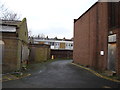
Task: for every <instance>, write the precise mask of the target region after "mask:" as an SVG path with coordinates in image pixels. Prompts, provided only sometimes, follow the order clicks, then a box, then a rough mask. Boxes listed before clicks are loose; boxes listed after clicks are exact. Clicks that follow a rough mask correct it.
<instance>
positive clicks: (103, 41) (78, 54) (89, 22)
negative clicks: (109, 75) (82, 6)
mask: <svg viewBox="0 0 120 90" xmlns="http://www.w3.org/2000/svg"><path fill="white" fill-rule="evenodd" d="M119 11H120V2H114V3H113V2H97V3H95V4H94V5H93V6H92V7H91V8H89V9H88V10H87V11H86V12H85V13H84V14H83V15H81V16H80V17H79V18H78V19H75V20H74V50H73V59H74V62H75V63H79V64H81V65H85V66H90V67H92V68H95V69H98V70H101V71H102V70H111V71H116V72H117V74H119V75H120V56H119V55H120V12H119ZM111 55H113V57H114V58H113V57H110V56H111Z"/></svg>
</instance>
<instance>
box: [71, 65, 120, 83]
mask: <svg viewBox="0 0 120 90" xmlns="http://www.w3.org/2000/svg"><path fill="white" fill-rule="evenodd" d="M71 64H72V65H75V66H78V67H80V68H83V69H86V70H88V71H90V72H92V73H93V74H95V75H96V76H98V77H101V78H104V79H107V80H110V81H113V82H120V81H119V80H116V79H111V78H109V77H106V76H103V75H101V74H99V73H97V72H96V71H94V70H92V69H90V68H86V67H83V66H81V65H78V64H75V63H71Z"/></svg>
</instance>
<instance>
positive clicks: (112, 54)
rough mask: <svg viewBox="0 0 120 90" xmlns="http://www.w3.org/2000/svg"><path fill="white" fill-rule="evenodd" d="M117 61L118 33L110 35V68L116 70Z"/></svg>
mask: <svg viewBox="0 0 120 90" xmlns="http://www.w3.org/2000/svg"><path fill="white" fill-rule="evenodd" d="M115 62H116V35H111V36H109V43H108V70H111V71H115V68H116V67H115V66H116V65H115Z"/></svg>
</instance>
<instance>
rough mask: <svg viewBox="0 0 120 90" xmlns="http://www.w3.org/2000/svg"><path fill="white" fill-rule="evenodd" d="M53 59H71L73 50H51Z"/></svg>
mask: <svg viewBox="0 0 120 90" xmlns="http://www.w3.org/2000/svg"><path fill="white" fill-rule="evenodd" d="M52 55H54V59H73V50H51V57H52Z"/></svg>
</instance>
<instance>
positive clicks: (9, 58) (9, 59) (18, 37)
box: [0, 18, 29, 73]
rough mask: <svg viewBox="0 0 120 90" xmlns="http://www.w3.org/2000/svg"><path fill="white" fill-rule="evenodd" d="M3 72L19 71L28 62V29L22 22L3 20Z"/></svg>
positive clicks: (23, 21)
mask: <svg viewBox="0 0 120 90" xmlns="http://www.w3.org/2000/svg"><path fill="white" fill-rule="evenodd" d="M1 26H2V30H1V31H0V32H2V41H1V42H2V46H3V48H2V71H3V73H6V72H11V71H15V70H19V69H20V68H21V67H23V65H25V63H26V62H27V60H28V55H29V49H28V29H27V22H26V18H24V19H23V20H22V21H14V20H13V21H10V20H2V24H1Z"/></svg>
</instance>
